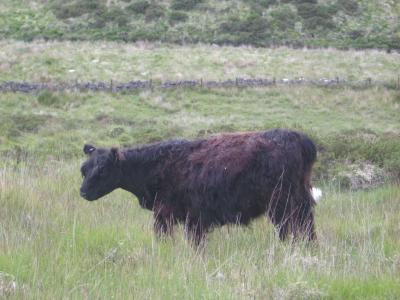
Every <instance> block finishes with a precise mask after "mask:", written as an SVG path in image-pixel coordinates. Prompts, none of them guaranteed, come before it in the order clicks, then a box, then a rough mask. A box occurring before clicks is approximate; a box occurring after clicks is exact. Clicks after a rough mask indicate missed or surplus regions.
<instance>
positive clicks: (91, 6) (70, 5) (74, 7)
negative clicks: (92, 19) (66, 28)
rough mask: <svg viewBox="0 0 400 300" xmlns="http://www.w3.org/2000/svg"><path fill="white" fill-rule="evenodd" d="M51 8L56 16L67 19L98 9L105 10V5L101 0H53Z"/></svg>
mask: <svg viewBox="0 0 400 300" xmlns="http://www.w3.org/2000/svg"><path fill="white" fill-rule="evenodd" d="M51 8H52V11H53V12H54V14H55V15H56V16H57V18H60V19H68V18H75V17H79V16H82V15H84V14H87V13H92V12H95V11H98V10H105V9H106V5H105V3H104V1H103V0H75V1H62V0H55V1H53V4H52V5H51Z"/></svg>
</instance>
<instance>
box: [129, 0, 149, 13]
mask: <svg viewBox="0 0 400 300" xmlns="http://www.w3.org/2000/svg"><path fill="white" fill-rule="evenodd" d="M149 7H150V3H149V2H148V1H145V0H142V1H136V2H134V3H132V4H130V5H128V6H127V7H126V9H127V10H128V11H132V12H134V13H136V14H145V13H146V10H147V9H148V8H149Z"/></svg>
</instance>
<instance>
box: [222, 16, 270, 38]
mask: <svg viewBox="0 0 400 300" xmlns="http://www.w3.org/2000/svg"><path fill="white" fill-rule="evenodd" d="M268 25H269V24H268V21H267V19H266V18H264V17H263V16H262V15H261V14H259V13H257V12H254V11H251V12H250V13H249V14H248V15H247V16H245V17H243V18H241V17H237V16H235V17H230V18H229V19H228V20H227V21H225V22H223V23H221V25H220V27H219V31H220V33H221V34H222V38H221V39H220V40H219V42H222V43H232V44H234V45H240V44H250V43H251V44H255V45H258V46H262V45H265V42H266V40H267V38H268V33H269V26H268Z"/></svg>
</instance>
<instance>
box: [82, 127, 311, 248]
mask: <svg viewBox="0 0 400 300" xmlns="http://www.w3.org/2000/svg"><path fill="white" fill-rule="evenodd" d="M84 152H85V153H86V154H87V155H88V159H87V161H86V162H85V163H84V164H83V165H82V168H81V172H82V175H83V177H84V180H83V183H82V187H81V196H82V197H83V198H85V199H87V200H96V199H98V198H100V197H102V196H104V195H106V194H108V193H110V192H111V191H113V190H115V189H116V188H122V189H124V190H127V191H129V192H131V193H133V194H134V195H136V197H137V198H138V199H139V203H140V205H141V206H142V207H143V208H147V209H149V210H152V211H153V212H154V218H155V224H154V229H155V232H156V233H157V234H158V235H163V234H169V233H171V231H172V229H173V225H174V224H176V223H177V222H181V223H184V224H185V229H186V232H187V234H188V236H189V238H190V239H191V240H192V241H193V242H195V243H196V244H199V243H200V242H201V241H202V240H203V238H204V236H205V234H206V233H207V232H208V231H209V230H210V229H211V228H212V227H214V226H219V225H224V224H227V223H236V224H248V223H249V222H250V221H251V220H252V219H254V218H256V217H258V216H260V215H262V214H266V215H268V217H269V218H270V220H271V221H272V223H273V224H274V225H275V226H276V227H277V229H278V232H279V237H280V238H281V239H282V240H283V239H285V238H286V237H287V236H288V234H289V233H292V234H293V236H294V238H298V237H306V238H307V239H308V240H314V239H316V234H315V230H314V215H313V206H314V205H315V201H314V199H313V197H312V195H311V193H310V189H311V185H310V176H311V169H312V166H313V163H314V161H315V159H316V148H315V145H314V143H313V142H312V141H311V140H310V139H309V138H308V137H307V136H306V135H304V134H302V133H299V132H296V131H291V130H287V129H275V130H271V131H266V132H249V133H235V134H222V135H217V136H214V137H210V138H206V139H198V140H193V141H188V140H171V141H166V142H161V143H155V144H150V145H144V146H141V147H138V148H130V149H118V148H111V149H105V148H95V147H93V146H91V145H85V147H84Z"/></svg>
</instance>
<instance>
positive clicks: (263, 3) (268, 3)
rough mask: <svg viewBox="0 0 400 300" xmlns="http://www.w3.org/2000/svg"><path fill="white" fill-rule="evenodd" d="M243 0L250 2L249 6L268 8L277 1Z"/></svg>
mask: <svg viewBox="0 0 400 300" xmlns="http://www.w3.org/2000/svg"><path fill="white" fill-rule="evenodd" d="M245 2H246V3H248V4H250V5H251V6H259V7H263V8H268V7H270V6H271V5H275V4H277V3H278V1H277V0H245Z"/></svg>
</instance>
